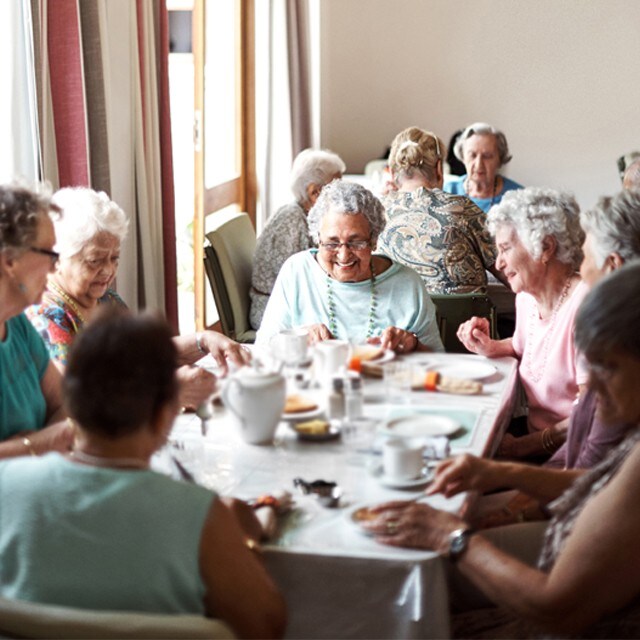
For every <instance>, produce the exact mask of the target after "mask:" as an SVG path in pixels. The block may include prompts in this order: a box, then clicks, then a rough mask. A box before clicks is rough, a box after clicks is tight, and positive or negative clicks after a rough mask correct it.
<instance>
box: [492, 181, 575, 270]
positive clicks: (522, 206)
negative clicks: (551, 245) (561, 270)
mask: <svg viewBox="0 0 640 640" xmlns="http://www.w3.org/2000/svg"><path fill="white" fill-rule="evenodd" d="M503 226H508V227H511V228H512V229H513V230H514V231H515V232H516V233H517V234H518V237H519V238H520V241H521V242H522V244H523V245H524V246H525V248H526V249H527V251H528V252H529V253H530V255H531V257H532V258H533V259H534V260H538V259H539V258H540V256H541V255H542V242H543V240H544V239H545V238H546V237H548V236H552V237H553V238H555V241H556V244H557V248H556V256H555V257H556V258H557V259H558V260H559V261H560V262H562V263H564V264H569V265H571V266H572V267H573V268H574V269H576V270H577V269H579V268H580V263H581V262H582V243H583V242H584V231H583V230H582V227H581V226H580V207H579V206H578V203H577V202H576V200H575V198H574V197H573V196H572V195H571V194H569V193H564V192H561V191H556V190H554V189H541V188H539V187H527V188H526V189H518V190H516V191H507V193H505V194H504V196H503V198H502V201H501V202H500V203H499V204H496V205H494V206H493V207H491V209H490V210H489V213H488V214H487V227H488V229H489V232H490V233H491V234H492V235H493V236H494V237H495V235H496V233H497V231H498V229H499V228H500V227H503Z"/></svg>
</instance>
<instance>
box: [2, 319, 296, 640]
mask: <svg viewBox="0 0 640 640" xmlns="http://www.w3.org/2000/svg"><path fill="white" fill-rule="evenodd" d="M176 363H177V352H176V348H175V346H174V344H173V342H172V340H171V331H170V329H169V327H168V326H167V325H166V323H165V322H164V321H163V320H160V319H158V318H157V317H154V316H151V315H146V316H139V317H134V316H133V315H131V314H129V313H128V312H127V311H123V310H119V309H117V308H105V309H104V311H101V312H100V313H99V314H98V315H96V317H95V318H94V320H93V321H92V323H91V324H89V325H88V326H87V327H86V328H85V329H84V330H83V332H82V333H81V334H79V336H78V337H77V338H76V340H75V341H74V344H73V346H72V348H71V350H70V356H69V362H68V366H67V369H66V375H65V380H64V390H65V401H66V403H67V405H68V408H69V414H70V415H71V416H72V417H73V419H74V420H75V422H76V429H77V435H76V441H75V448H74V451H73V453H70V454H67V455H66V456H62V455H60V454H59V453H50V454H48V455H46V456H44V457H42V458H39V457H38V458H31V457H29V458H20V459H16V460H10V461H5V462H2V463H0V557H2V562H1V563H0V595H2V596H3V597H7V598H13V599H18V600H28V601H34V602H41V603H47V604H55V605H62V606H71V607H79V608H89V609H107V610H123V611H139V612H158V613H159V612H164V613H192V614H193V613H195V614H204V615H207V616H211V617H216V618H219V619H221V620H222V621H224V622H226V623H227V624H228V625H229V626H230V627H231V628H232V629H233V630H234V632H235V633H236V634H237V636H238V637H258V638H273V637H280V636H281V635H282V633H283V632H284V621H285V609H284V604H283V601H282V598H281V596H280V594H279V592H278V590H277V588H276V587H275V586H274V584H273V583H272V581H271V580H270V578H269V576H268V575H267V573H266V571H265V569H264V568H263V566H262V565H261V563H260V562H259V561H258V560H257V558H256V556H255V554H254V551H253V549H255V548H256V540H255V537H247V535H245V534H244V533H243V531H242V530H241V528H240V525H239V524H238V520H236V518H235V517H234V515H232V513H231V511H230V509H229V508H228V507H227V506H226V505H225V503H224V502H223V501H222V500H220V499H219V498H218V497H217V496H216V495H215V494H214V493H212V492H210V491H208V490H207V489H204V488H203V487H199V486H196V485H194V484H187V483H182V482H177V481H174V480H171V479H170V478H168V477H166V476H163V475H160V474H158V473H155V472H153V471H151V470H150V469H149V460H150V458H151V456H152V454H153V453H154V452H155V451H156V450H157V449H159V448H160V447H162V446H164V444H166V440H167V436H168V434H169V431H170V429H171V426H172V424H173V420H174V418H175V416H176V412H177V409H178V399H177V398H178V395H177V390H178V385H177V380H176V376H175V368H176ZM252 517H253V516H252ZM256 524H257V523H256ZM251 534H252V536H256V534H255V533H253V532H251Z"/></svg>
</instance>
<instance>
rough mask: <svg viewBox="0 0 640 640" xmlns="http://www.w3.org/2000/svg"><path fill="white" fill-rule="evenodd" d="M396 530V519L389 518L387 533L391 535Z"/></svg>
mask: <svg viewBox="0 0 640 640" xmlns="http://www.w3.org/2000/svg"><path fill="white" fill-rule="evenodd" d="M397 532H398V521H397V520H390V521H389V522H387V533H389V534H391V535H393V534H394V533H397Z"/></svg>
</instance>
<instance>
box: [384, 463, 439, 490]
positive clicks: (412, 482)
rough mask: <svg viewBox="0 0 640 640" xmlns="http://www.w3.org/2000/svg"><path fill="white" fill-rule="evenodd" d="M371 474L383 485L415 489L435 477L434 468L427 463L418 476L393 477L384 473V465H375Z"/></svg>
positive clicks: (390, 487) (392, 487) (391, 487)
mask: <svg viewBox="0 0 640 640" xmlns="http://www.w3.org/2000/svg"><path fill="white" fill-rule="evenodd" d="M371 475H372V476H373V477H374V478H375V479H376V480H377V481H378V482H379V483H380V484H381V485H382V486H383V487H387V488H388V489H415V488H417V487H422V486H424V485H425V484H429V483H430V482H431V481H432V480H433V477H434V470H433V469H431V468H429V467H428V466H427V465H425V466H424V467H422V471H421V472H420V475H419V476H418V477H417V478H410V479H408V480H407V479H405V480H400V479H399V478H391V477H389V476H387V475H385V473H384V469H383V467H382V465H378V466H377V467H374V469H373V470H372V471H371Z"/></svg>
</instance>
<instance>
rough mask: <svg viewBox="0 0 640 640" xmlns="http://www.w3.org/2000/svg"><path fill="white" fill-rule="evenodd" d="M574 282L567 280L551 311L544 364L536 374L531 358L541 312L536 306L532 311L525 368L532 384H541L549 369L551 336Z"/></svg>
mask: <svg viewBox="0 0 640 640" xmlns="http://www.w3.org/2000/svg"><path fill="white" fill-rule="evenodd" d="M572 281H573V277H572V276H569V277H568V278H567V281H566V282H565V285H564V287H563V288H562V292H561V293H560V297H559V298H558V300H557V301H556V303H555V305H554V306H553V310H552V311H551V315H550V316H549V324H548V325H547V328H546V332H545V335H544V339H543V341H542V345H541V351H542V363H541V365H540V368H539V369H538V370H537V371H535V372H534V370H533V368H532V363H531V356H532V353H533V333H534V331H533V326H534V323H535V324H536V326H537V327H539V326H540V320H541V318H540V312H539V310H538V305H537V304H536V305H534V306H533V307H532V309H531V317H530V318H529V332H528V339H527V345H528V349H527V355H528V357H527V359H526V364H525V368H526V372H527V377H528V378H529V379H530V380H531V381H532V382H540V380H542V376H543V375H544V373H545V369H546V368H547V358H548V356H549V340H550V339H551V334H552V333H554V329H555V324H556V319H557V318H558V312H559V311H560V307H561V306H562V304H563V302H564V301H565V299H566V297H567V295H568V294H569V289H571V283H572ZM522 360H523V364H524V360H525V357H524V354H523V357H522Z"/></svg>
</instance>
